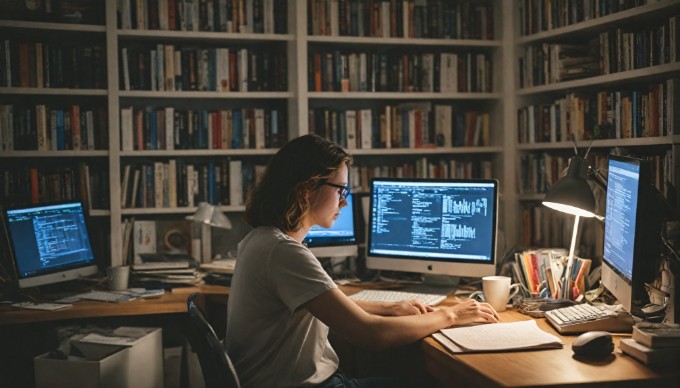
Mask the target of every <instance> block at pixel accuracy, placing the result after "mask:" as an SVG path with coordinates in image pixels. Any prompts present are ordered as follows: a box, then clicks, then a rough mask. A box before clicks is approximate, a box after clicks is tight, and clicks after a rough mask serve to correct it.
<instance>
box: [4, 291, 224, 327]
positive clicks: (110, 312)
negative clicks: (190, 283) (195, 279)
mask: <svg viewBox="0 0 680 388" xmlns="http://www.w3.org/2000/svg"><path fill="white" fill-rule="evenodd" d="M192 292H199V293H202V294H209V295H223V296H224V298H225V300H226V298H227V295H228V294H229V288H228V287H221V286H211V285H203V286H198V287H187V288H176V289H174V290H173V291H172V292H171V291H166V292H165V294H163V295H162V296H160V297H152V298H145V299H137V300H133V301H129V302H121V303H106V302H99V301H85V300H81V301H78V302H75V303H73V306H72V307H68V308H65V309H61V310H55V311H41V310H27V309H18V308H14V307H12V306H9V305H0V326H1V325H13V324H19V323H30V322H46V321H58V320H64V319H80V318H98V317H115V316H125V315H155V314H173V313H182V312H186V311H187V297H188V296H189V294H190V293H192Z"/></svg>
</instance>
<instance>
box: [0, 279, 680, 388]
mask: <svg viewBox="0 0 680 388" xmlns="http://www.w3.org/2000/svg"><path fill="white" fill-rule="evenodd" d="M341 289H342V290H343V291H345V292H346V293H347V294H353V293H355V292H357V291H358V290H359V289H360V288H357V287H341ZM192 292H200V293H203V294H206V295H210V296H211V300H213V299H217V300H218V301H220V302H224V303H226V300H227V297H228V293H229V289H228V288H227V287H219V286H200V287H195V288H189V289H177V290H176V291H175V292H166V293H165V294H164V295H163V296H162V297H160V298H150V299H141V300H136V301H131V302H124V303H104V302H85V301H81V302H76V303H75V304H74V305H73V307H70V308H67V309H63V310H57V311H34V310H22V309H15V308H12V307H9V306H0V325H17V326H21V325H20V324H23V323H36V322H46V321H58V320H69V319H81V318H102V317H116V316H133V315H159V314H172V313H182V312H185V311H186V298H187V296H188V295H189V294H190V293H192ZM455 303H456V302H455V300H454V298H453V297H449V298H448V299H447V300H446V301H444V302H443V303H442V305H450V304H455ZM225 310H226V309H225ZM501 316H502V318H503V320H504V321H506V322H512V321H517V320H527V319H533V318H531V317H528V316H526V315H522V314H520V313H518V312H516V311H512V310H508V311H506V312H503V313H501ZM538 325H539V326H540V327H541V328H542V329H543V330H545V331H547V332H549V333H552V334H555V335H558V336H560V335H559V334H558V333H557V332H556V331H555V330H554V329H553V328H552V326H550V324H549V323H548V322H547V321H546V320H545V319H539V320H538ZM561 338H562V339H563V341H564V342H565V345H564V348H562V349H550V350H536V351H520V352H499V353H478V354H455V355H454V354H452V353H450V352H449V351H448V350H446V349H445V348H444V347H442V346H441V345H440V344H439V343H438V342H437V341H435V340H434V339H433V338H431V337H428V338H426V339H424V340H423V341H421V344H420V348H421V349H422V352H423V356H424V364H425V369H426V371H427V373H429V374H430V375H432V376H434V377H435V378H436V379H437V380H439V381H440V382H442V384H443V385H444V386H450V385H453V384H455V385H456V386H465V385H469V386H485V387H487V386H546V385H581V384H585V385H595V384H597V385H598V386H600V385H603V384H609V385H621V384H623V383H625V384H626V386H630V385H645V386H649V385H652V384H653V385H654V386H655V387H657V386H673V387H678V386H680V371H678V370H677V369H676V370H668V369H666V370H663V371H655V370H652V369H649V368H647V367H645V366H644V365H643V364H642V363H639V362H637V361H635V360H634V359H632V358H630V357H628V356H626V355H624V354H622V353H621V352H620V351H619V350H618V347H617V349H616V351H615V353H614V354H612V355H611V356H610V357H608V358H606V359H604V360H599V361H589V360H583V359H577V358H575V357H574V356H573V352H572V350H571V342H572V341H573V340H574V339H575V338H576V337H575V336H561ZM615 342H616V343H617V344H618V338H616V339H615ZM414 348H416V349H417V347H414Z"/></svg>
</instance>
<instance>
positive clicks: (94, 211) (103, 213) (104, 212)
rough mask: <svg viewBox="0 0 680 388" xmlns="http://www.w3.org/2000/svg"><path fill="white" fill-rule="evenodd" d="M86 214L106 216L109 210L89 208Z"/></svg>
mask: <svg viewBox="0 0 680 388" xmlns="http://www.w3.org/2000/svg"><path fill="white" fill-rule="evenodd" d="M88 215H89V216H90V217H108V216H110V215H111V211H110V210H106V209H90V211H89V214H88Z"/></svg>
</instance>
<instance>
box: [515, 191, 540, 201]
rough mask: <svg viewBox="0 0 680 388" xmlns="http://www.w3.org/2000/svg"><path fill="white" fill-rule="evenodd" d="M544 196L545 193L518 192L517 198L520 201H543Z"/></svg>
mask: <svg viewBox="0 0 680 388" xmlns="http://www.w3.org/2000/svg"><path fill="white" fill-rule="evenodd" d="M544 198H545V194H544V193H532V194H517V199H518V200H519V201H532V202H533V201H542V200H543V199H544Z"/></svg>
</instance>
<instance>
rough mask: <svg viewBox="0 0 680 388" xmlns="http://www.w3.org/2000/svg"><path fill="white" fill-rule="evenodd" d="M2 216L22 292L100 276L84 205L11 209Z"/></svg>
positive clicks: (49, 205)
mask: <svg viewBox="0 0 680 388" xmlns="http://www.w3.org/2000/svg"><path fill="white" fill-rule="evenodd" d="M3 213H4V214H3V218H4V219H5V230H6V231H7V235H8V240H9V243H10V248H11V258H12V262H13V264H14V269H15V273H16V277H17V282H18V285H19V287H20V288H26V287H35V286H41V285H47V284H53V283H59V282H64V281H67V280H74V279H78V278H79V277H83V276H89V275H94V274H96V273H97V272H98V268H97V265H96V263H95V257H94V254H93V252H92V247H91V245H90V238H89V234H88V231H87V225H86V223H85V214H84V212H83V206H82V203H81V202H78V201H72V202H63V203H54V204H40V205H29V206H22V207H10V208H7V209H4V211H3Z"/></svg>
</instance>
